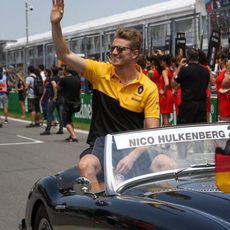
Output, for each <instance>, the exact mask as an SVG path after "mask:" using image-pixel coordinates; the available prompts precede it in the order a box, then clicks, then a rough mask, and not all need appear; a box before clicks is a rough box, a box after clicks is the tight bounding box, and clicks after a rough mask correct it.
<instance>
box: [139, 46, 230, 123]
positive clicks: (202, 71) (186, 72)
mask: <svg viewBox="0 0 230 230" xmlns="http://www.w3.org/2000/svg"><path fill="white" fill-rule="evenodd" d="M191 52H192V57H191ZM189 55H190V56H189ZM190 59H193V60H190ZM137 62H138V64H139V65H140V66H141V67H142V69H143V72H144V73H145V74H146V75H147V76H148V77H149V78H150V79H151V80H152V81H153V82H154V83H155V84H156V85H157V87H158V92H159V99H160V113H161V116H162V125H163V126H168V125H170V114H171V113H172V112H173V111H176V115H177V116H176V117H177V119H178V118H179V119H180V116H178V115H180V112H182V110H184V106H185V107H187V108H186V109H185V112H186V113H187V115H186V116H190V115H193V116H194V115H195V114H196V113H195V110H194V107H193V106H195V104H197V105H198V106H199V105H201V103H204V104H205V108H206V118H203V119H201V120H197V122H210V121H211V94H216V95H217V100H218V111H217V113H218V121H230V88H229V82H230V79H229V74H230V71H229V69H230V60H229V54H228V53H225V52H222V51H221V52H219V53H218V54H217V56H216V65H215V68H214V69H213V70H212V69H211V68H210V67H209V65H208V60H207V55H206V53H205V52H204V51H202V50H198V49H193V48H192V49H189V50H188V51H187V56H186V57H183V56H181V55H177V56H173V55H171V54H167V53H165V52H164V51H161V50H154V51H153V52H146V54H145V55H140V57H139V59H138V61H137ZM207 74H208V81H207ZM181 75H183V76H181ZM178 76H179V78H180V80H179V81H178V80H176V79H177V78H178ZM204 78H206V80H205V79H204ZM202 81H203V83H202ZM205 81H206V82H205ZM227 82H228V84H227ZM182 90H183V92H182ZM203 91H204V92H203ZM205 92H206V93H205ZM198 95H200V98H198ZM182 100H183V101H184V105H182V104H181V102H182ZM197 102H199V103H197ZM191 103H193V106H192V107H190V106H191ZM203 107H204V106H203ZM198 113H201V112H200V110H199V109H198V111H197V114H196V115H195V118H197V117H198ZM195 118H194V119H191V118H190V119H188V121H185V120H182V122H180V120H179V121H178V120H177V123H195V122H196V120H195Z"/></svg>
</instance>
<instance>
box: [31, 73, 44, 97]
mask: <svg viewBox="0 0 230 230" xmlns="http://www.w3.org/2000/svg"><path fill="white" fill-rule="evenodd" d="M32 77H33V79H34V87H33V89H34V96H36V97H41V96H42V94H43V91H44V85H43V81H42V77H41V76H40V75H38V76H36V77H34V76H32Z"/></svg>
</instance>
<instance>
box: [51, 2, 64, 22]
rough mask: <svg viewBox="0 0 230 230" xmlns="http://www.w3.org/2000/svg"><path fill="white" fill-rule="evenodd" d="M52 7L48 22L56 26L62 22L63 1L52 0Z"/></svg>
mask: <svg viewBox="0 0 230 230" xmlns="http://www.w3.org/2000/svg"><path fill="white" fill-rule="evenodd" d="M52 1H53V7H52V10H51V15H50V21H51V23H54V24H57V23H59V22H60V21H61V20H62V17H63V13H64V0H52Z"/></svg>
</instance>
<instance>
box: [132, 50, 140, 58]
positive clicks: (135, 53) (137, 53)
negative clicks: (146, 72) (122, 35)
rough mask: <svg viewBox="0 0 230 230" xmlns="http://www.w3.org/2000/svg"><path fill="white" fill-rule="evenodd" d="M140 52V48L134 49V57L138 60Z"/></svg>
mask: <svg viewBox="0 0 230 230" xmlns="http://www.w3.org/2000/svg"><path fill="white" fill-rule="evenodd" d="M139 54H140V52H139V50H133V59H135V60H137V58H138V57H139Z"/></svg>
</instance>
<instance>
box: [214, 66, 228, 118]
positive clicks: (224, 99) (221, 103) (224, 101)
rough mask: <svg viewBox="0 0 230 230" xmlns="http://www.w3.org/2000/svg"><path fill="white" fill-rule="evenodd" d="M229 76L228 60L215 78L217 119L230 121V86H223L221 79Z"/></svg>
mask: <svg viewBox="0 0 230 230" xmlns="http://www.w3.org/2000/svg"><path fill="white" fill-rule="evenodd" d="M229 77H230V62H228V63H227V66H226V69H225V70H222V71H221V72H220V73H219V75H218V76H217V78H216V90H217V98H218V115H219V121H227V122H230V88H223V86H222V83H223V80H224V79H226V78H229Z"/></svg>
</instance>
